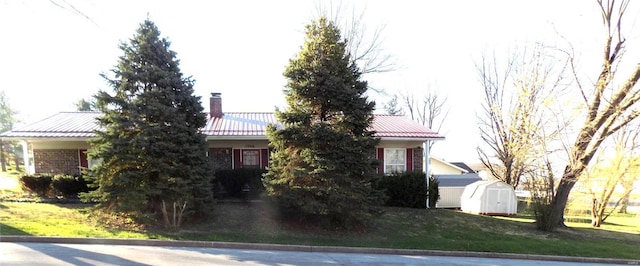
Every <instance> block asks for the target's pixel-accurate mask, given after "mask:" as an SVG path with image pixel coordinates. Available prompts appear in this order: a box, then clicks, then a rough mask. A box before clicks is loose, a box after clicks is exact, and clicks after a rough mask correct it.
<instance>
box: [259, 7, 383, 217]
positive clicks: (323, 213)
mask: <svg viewBox="0 0 640 266" xmlns="http://www.w3.org/2000/svg"><path fill="white" fill-rule="evenodd" d="M361 74H362V73H361V72H360V70H359V69H358V67H357V66H356V65H355V64H354V63H351V62H350V60H349V54H348V53H347V52H346V50H345V41H344V40H342V39H341V37H340V31H339V30H338V28H337V27H336V26H335V25H334V24H333V23H331V22H329V21H327V20H326V19H325V18H321V19H319V20H318V21H314V22H312V23H311V24H310V25H308V26H307V28H306V41H305V44H304V46H303V47H302V50H301V51H300V53H299V54H298V55H297V56H296V57H295V58H294V59H292V60H290V62H289V66H288V67H287V69H286V71H285V72H284V76H285V77H286V78H287V79H288V83H287V85H286V88H287V89H285V95H286V100H287V103H288V108H287V109H286V110H284V111H279V110H277V111H276V116H277V118H278V120H279V121H280V122H281V123H282V124H283V125H284V127H283V128H277V127H276V126H270V127H269V128H268V131H267V136H268V138H269V141H270V143H271V145H272V147H273V148H274V152H273V154H272V157H271V165H270V167H269V171H268V173H267V174H265V179H264V183H265V186H266V188H267V193H268V195H269V196H270V197H271V198H272V199H274V200H275V201H276V202H277V203H278V204H279V206H280V208H281V210H282V211H284V212H285V213H286V214H287V215H288V217H298V218H300V219H303V220H305V221H317V222H320V223H322V224H323V225H325V226H331V227H345V226H347V227H348V226H353V225H357V224H362V223H365V222H367V220H368V219H369V217H371V213H373V212H374V211H375V210H376V208H375V206H378V203H380V202H379V200H380V198H379V197H378V195H379V193H374V192H375V191H374V190H373V189H372V187H371V185H370V181H371V179H372V177H373V176H374V174H375V168H374V167H375V158H373V154H374V150H375V146H376V145H377V143H378V141H379V139H377V138H375V137H374V136H373V134H374V132H371V131H369V130H368V128H369V125H370V124H371V122H372V119H373V116H372V112H373V110H374V107H375V103H374V102H371V101H369V100H368V99H367V97H366V96H365V93H366V91H367V82H366V81H363V80H361V79H360V77H361Z"/></svg>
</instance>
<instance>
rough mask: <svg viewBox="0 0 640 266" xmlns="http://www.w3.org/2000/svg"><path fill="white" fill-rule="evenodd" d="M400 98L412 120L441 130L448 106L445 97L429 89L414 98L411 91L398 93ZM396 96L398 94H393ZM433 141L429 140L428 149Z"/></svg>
mask: <svg viewBox="0 0 640 266" xmlns="http://www.w3.org/2000/svg"><path fill="white" fill-rule="evenodd" d="M399 95H400V98H401V101H402V103H401V105H403V106H404V108H406V110H407V112H408V113H409V117H411V119H412V120H414V121H416V122H418V123H420V124H421V125H423V126H426V127H428V128H430V129H432V130H434V131H436V132H440V131H441V130H442V126H443V125H444V121H445V120H446V119H447V116H448V115H449V108H448V107H447V97H446V96H445V97H443V96H442V95H441V94H439V93H438V92H436V91H435V90H432V89H429V90H427V91H426V92H425V94H423V95H422V97H421V98H419V99H416V97H415V95H414V94H413V93H410V92H407V93H402V92H401V93H399ZM394 97H396V98H397V97H398V95H394ZM434 143H435V142H433V141H431V142H429V147H428V148H429V149H431V148H432V147H433V144H434Z"/></svg>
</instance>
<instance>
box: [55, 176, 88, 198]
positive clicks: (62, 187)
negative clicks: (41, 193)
mask: <svg viewBox="0 0 640 266" xmlns="http://www.w3.org/2000/svg"><path fill="white" fill-rule="evenodd" d="M52 185H53V189H54V190H55V191H56V193H59V194H61V195H62V196H63V197H64V198H67V199H77V198H78V194H79V193H81V192H89V187H88V186H87V181H85V180H84V178H82V176H74V175H56V176H54V177H53V182H52Z"/></svg>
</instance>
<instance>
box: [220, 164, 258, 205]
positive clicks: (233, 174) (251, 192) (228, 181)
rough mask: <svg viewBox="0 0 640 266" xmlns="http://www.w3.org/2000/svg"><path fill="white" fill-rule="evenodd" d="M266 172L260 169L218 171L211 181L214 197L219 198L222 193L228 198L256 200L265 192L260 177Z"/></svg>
mask: <svg viewBox="0 0 640 266" xmlns="http://www.w3.org/2000/svg"><path fill="white" fill-rule="evenodd" d="M266 172H267V171H266V170H264V169H260V168H238V169H224V170H218V171H216V172H215V174H214V176H215V178H214V179H213V187H214V195H216V196H220V195H221V194H223V193H222V192H224V194H226V196H229V197H235V198H244V197H251V198H256V197H258V196H259V195H260V194H261V193H262V192H264V190H265V189H264V185H263V184H262V175H263V174H264V173H266ZM247 189H248V191H246V190H247Z"/></svg>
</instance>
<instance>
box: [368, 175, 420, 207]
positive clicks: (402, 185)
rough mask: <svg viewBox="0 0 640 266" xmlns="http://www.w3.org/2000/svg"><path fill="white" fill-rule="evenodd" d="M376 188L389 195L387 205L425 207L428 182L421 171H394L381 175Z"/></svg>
mask: <svg viewBox="0 0 640 266" xmlns="http://www.w3.org/2000/svg"><path fill="white" fill-rule="evenodd" d="M375 188H376V189H378V190H381V191H384V193H385V194H386V195H387V196H388V200H387V202H386V204H385V205H386V206H393V207H407V208H425V206H426V202H427V184H426V181H425V174H424V173H423V172H420V171H415V172H403V173H393V174H391V175H385V176H382V177H380V179H379V180H378V182H376V183H375Z"/></svg>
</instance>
